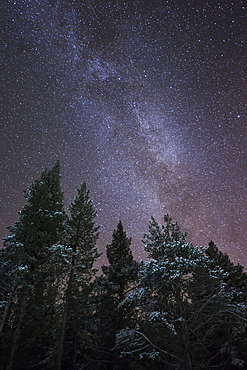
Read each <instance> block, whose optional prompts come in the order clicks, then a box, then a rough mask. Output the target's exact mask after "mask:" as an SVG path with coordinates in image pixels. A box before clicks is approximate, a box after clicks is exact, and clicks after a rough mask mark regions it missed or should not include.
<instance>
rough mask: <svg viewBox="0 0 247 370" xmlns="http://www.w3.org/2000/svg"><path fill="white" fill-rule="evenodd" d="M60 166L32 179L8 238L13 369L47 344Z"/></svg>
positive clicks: (59, 217)
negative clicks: (36, 178)
mask: <svg viewBox="0 0 247 370" xmlns="http://www.w3.org/2000/svg"><path fill="white" fill-rule="evenodd" d="M59 169H60V168H59V162H57V163H56V164H55V166H54V167H53V168H52V169H51V170H47V169H46V170H45V171H43V172H42V173H41V176H40V178H39V179H38V180H36V181H35V182H34V183H33V184H31V186H30V187H29V190H28V192H26V193H25V199H26V204H25V206H24V207H23V209H22V211H21V212H20V217H19V221H17V222H16V223H15V225H14V226H13V227H10V228H9V229H10V232H11V235H10V236H8V237H6V238H5V241H4V245H5V247H6V253H8V254H9V261H8V262H7V265H8V266H7V270H8V271H6V275H8V276H11V283H10V292H11V293H9V299H10V300H11V310H10V311H9V312H8V314H6V315H7V316H8V319H7V318H6V317H5V321H6V323H7V327H6V330H4V334H6V333H7V334H6V335H9V342H10V343H11V348H10V354H9V357H10V360H9V363H8V366H7V369H9V370H10V369H13V368H14V369H23V368H24V367H25V368H27V367H29V368H30V367H31V366H33V364H34V363H37V361H39V360H40V359H41V358H42V356H43V355H44V352H45V351H46V346H47V345H48V342H47V340H48V337H49V335H50V320H52V314H53V310H54V300H55V297H56V286H55V284H54V280H55V279H56V277H55V276H54V274H55V266H54V264H53V262H54V259H56V258H55V256H54V255H55V254H56V253H55V249H54V248H53V246H54V244H56V243H58V242H59V241H60V240H61V238H62V233H63V229H64V220H65V216H64V212H63V194H62V192H61V189H60V175H59ZM15 272H18V274H17V275H16V276H14V275H15ZM6 308H7V306H6ZM10 333H12V338H11V335H10Z"/></svg>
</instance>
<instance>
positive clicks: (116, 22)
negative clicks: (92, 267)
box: [0, 0, 247, 267]
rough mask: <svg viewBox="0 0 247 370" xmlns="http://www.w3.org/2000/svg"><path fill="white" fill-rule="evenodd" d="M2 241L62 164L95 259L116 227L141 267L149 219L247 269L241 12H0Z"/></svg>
mask: <svg viewBox="0 0 247 370" xmlns="http://www.w3.org/2000/svg"><path fill="white" fill-rule="evenodd" d="M1 7H2V10H1V13H2V14H3V20H4V27H3V46H2V52H1V55H2V59H3V74H2V76H3V78H2V80H3V81H2V84H1V85H2V93H1V96H2V102H3V107H4V109H3V119H2V123H1V136H0V140H1V149H0V150H1V167H0V170H1V183H2V185H1V193H0V194H1V205H0V206H1V215H2V216H1V230H0V231H1V236H2V237H3V236H5V235H6V233H7V232H6V230H5V227H6V226H7V225H10V224H13V222H14V221H15V220H17V219H18V216H17V212H18V211H19V210H20V209H21V207H22V205H23V204H24V199H23V196H22V193H23V190H26V189H27V187H28V185H29V184H30V183H31V182H32V181H33V180H34V179H35V178H37V177H38V176H39V174H40V172H41V171H42V170H43V169H44V168H45V167H51V166H53V164H54V162H55V160H56V159H59V160H60V163H61V175H62V187H63V191H64V194H65V202H66V205H68V204H69V203H70V201H71V200H72V199H73V197H74V196H75V193H76V189H77V188H78V187H79V184H80V183H81V182H82V181H85V182H86V184H87V187H88V188H89V189H90V194H91V198H92V201H93V203H94V205H95V207H96V209H97V213H98V217H97V222H98V224H100V225H101V236H100V239H99V243H98V248H99V250H100V251H104V250H105V244H106V243H109V242H110V241H111V235H112V232H113V229H114V228H116V225H117V223H118V221H119V220H120V219H121V220H122V222H123V225H124V228H125V230H126V231H127V234H128V236H132V247H133V252H134V255H135V257H136V258H143V257H144V254H143V247H142V245H141V238H142V235H143V233H144V232H146V231H147V228H148V222H149V220H150V217H151V216H154V217H155V218H156V219H157V220H158V221H162V216H163V215H164V214H165V213H169V214H170V215H171V217H172V218H173V220H174V221H177V222H178V223H179V224H180V225H181V228H182V230H183V231H185V230H186V231H187V232H188V237H187V238H188V240H191V241H193V243H195V244H201V245H205V246H206V245H207V244H208V242H209V241H210V240H213V241H214V242H215V243H216V244H217V246H218V247H219V248H220V249H221V250H222V251H223V252H226V253H228V254H229V256H230V258H231V259H232V260H233V261H234V262H235V263H241V264H243V265H244V266H245V267H246V266H247V246H246V238H247V233H246V218H247V217H246V213H247V212H246V209H247V202H246V188H247V181H246V179H247V176H246V175H247V163H246V137H247V125H246V124H247V88H246V79H247V63H246V57H247V49H246V45H247V31H246V30H247V22H246V20H247V4H246V2H245V1H241V0H240V1H239V0H238V1H236V0H234V1H233V0H232V1H230V0H224V1H213V0H212V1H207V2H205V3H204V4H203V2H201V1H196V0H193V1H189V0H186V1H185V0H183V1H182V0H180V1H172V0H169V1H161V0H160V1H158V0H157V1H156V0H154V1H125V2H124V1H100V0H95V1H89V0H88V1H83V0H81V1H79V0H60V1H59V0H42V1H41V0H40V1H39V0H29V1H27V0H18V1H14V0H9V1H7V0H5V1H3V2H2V5H1Z"/></svg>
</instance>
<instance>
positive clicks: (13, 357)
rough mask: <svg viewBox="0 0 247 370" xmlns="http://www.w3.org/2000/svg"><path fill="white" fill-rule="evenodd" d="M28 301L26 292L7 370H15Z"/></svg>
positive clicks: (26, 292)
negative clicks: (15, 360) (16, 355)
mask: <svg viewBox="0 0 247 370" xmlns="http://www.w3.org/2000/svg"><path fill="white" fill-rule="evenodd" d="M27 299H28V291H27V290H25V292H24V294H23V299H22V303H21V314H20V317H19V320H18V324H17V327H16V329H15V332H14V338H13V344H12V347H11V355H10V361H9V364H8V366H7V368H6V370H14V367H13V365H14V359H15V354H16V351H17V348H18V342H19V339H20V334H21V326H22V323H23V320H24V316H25V312H26V306H27Z"/></svg>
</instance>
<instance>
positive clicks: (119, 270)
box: [96, 221, 138, 369]
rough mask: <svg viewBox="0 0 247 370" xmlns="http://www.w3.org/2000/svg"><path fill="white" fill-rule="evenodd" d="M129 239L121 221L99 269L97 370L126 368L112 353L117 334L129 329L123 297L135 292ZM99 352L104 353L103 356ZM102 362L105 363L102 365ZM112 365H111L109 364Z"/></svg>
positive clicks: (135, 273) (135, 266) (134, 265)
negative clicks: (98, 365) (98, 359)
mask: <svg viewBox="0 0 247 370" xmlns="http://www.w3.org/2000/svg"><path fill="white" fill-rule="evenodd" d="M130 246H131V239H130V238H128V237H127V236H126V232H125V231H124V229H123V225H122V222H121V221H119V223H118V225H117V229H116V230H114V232H113V235H112V242H111V244H108V245H107V247H106V255H107V259H108V262H109V265H108V266H102V272H103V276H100V277H98V279H97V285H98V286H97V300H96V302H97V307H98V308H97V312H96V317H97V325H98V330H97V338H98V343H99V344H98V348H99V355H100V362H99V364H100V368H101V369H103V368H105V367H103V366H105V363H107V367H106V368H107V369H111V368H112V369H113V368H114V369H116V368H117V367H116V362H117V363H118V366H119V369H120V368H122V367H123V368H125V366H126V364H125V361H120V358H119V354H118V353H116V351H114V350H113V349H114V346H115V335H116V332H117V331H119V330H121V329H123V328H124V327H126V326H131V321H132V315H131V311H130V310H129V309H128V308H126V307H125V308H124V307H122V306H121V305H120V304H121V302H122V301H123V299H124V298H125V297H126V295H127V294H128V293H129V292H130V291H131V290H133V289H134V287H135V283H136V280H137V276H138V263H137V262H136V261H134V258H133V255H132V251H131V249H130ZM99 338H100V340H99ZM102 349H104V351H105V354H104V356H102ZM104 361H105V362H104ZM110 364H111V365H110Z"/></svg>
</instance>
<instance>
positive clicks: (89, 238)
mask: <svg viewBox="0 0 247 370" xmlns="http://www.w3.org/2000/svg"><path fill="white" fill-rule="evenodd" d="M69 210H70V217H69V219H68V234H69V237H68V247H69V250H70V255H68V258H69V264H70V265H69V272H68V275H67V278H66V281H65V286H66V291H65V296H64V307H63V315H62V319H61V330H60V333H59V340H58V354H57V366H56V367H57V369H61V368H65V369H67V368H70V369H73V368H76V365H77V362H78V361H79V362H80V361H82V360H83V353H82V350H81V349H82V348H83V346H84V345H85V343H86V342H87V339H88V338H87V337H88V324H89V322H90V299H91V292H92V279H93V278H94V276H95V273H96V270H95V269H94V268H93V264H94V262H95V261H96V259H97V258H98V257H99V254H98V252H97V248H96V241H97V239H98V228H99V227H97V226H95V223H94V219H95V217H96V211H95V210H94V207H93V205H92V202H91V200H90V197H89V190H88V189H87V188H86V184H85V183H82V184H81V186H80V188H79V189H78V191H77V196H76V198H75V200H74V202H73V203H72V204H71V206H70V209H69Z"/></svg>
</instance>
